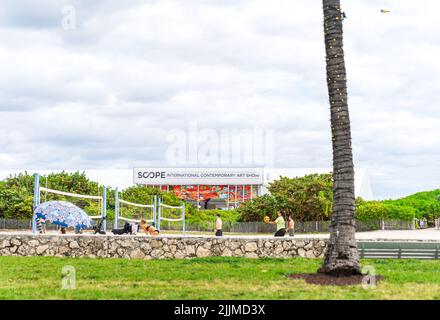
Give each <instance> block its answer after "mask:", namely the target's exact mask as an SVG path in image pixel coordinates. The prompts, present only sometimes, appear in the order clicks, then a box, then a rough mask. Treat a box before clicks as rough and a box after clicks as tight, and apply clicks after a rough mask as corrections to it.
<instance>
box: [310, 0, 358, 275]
mask: <svg viewBox="0 0 440 320" xmlns="http://www.w3.org/2000/svg"><path fill="white" fill-rule="evenodd" d="M322 3H323V10H324V34H325V49H326V64H327V86H328V93H329V100H330V112H331V129H332V142H333V143H332V145H333V179H334V186H333V214H332V218H331V222H330V241H329V245H328V248H327V251H326V254H325V258H324V262H323V265H322V267H321V268H320V269H319V270H318V272H320V273H326V274H332V275H338V276H345V275H353V274H360V273H361V271H360V266H359V255H358V251H357V246H356V240H355V221H354V214H355V195H354V168H353V152H352V146H351V130H350V118H349V112H348V103H347V79H346V71H345V61H344V50H343V32H342V19H343V17H342V12H341V9H340V8H341V4H340V0H323V1H322Z"/></svg>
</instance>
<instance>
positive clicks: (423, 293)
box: [0, 257, 440, 299]
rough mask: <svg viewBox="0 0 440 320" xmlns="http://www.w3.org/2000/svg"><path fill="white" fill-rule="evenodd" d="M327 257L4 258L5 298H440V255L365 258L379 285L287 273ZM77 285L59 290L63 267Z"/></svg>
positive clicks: (1, 283) (0, 264)
mask: <svg viewBox="0 0 440 320" xmlns="http://www.w3.org/2000/svg"><path fill="white" fill-rule="evenodd" d="M320 263H321V260H315V259H301V258H291V259H258V260H254V259H245V258H221V257H216V258H206V259H186V260H125V259H88V258H77V259H75V258H53V257H0V299H440V262H438V261H434V260H432V261H419V260H363V261H362V264H363V266H365V265H371V266H374V268H375V269H376V270H377V273H378V274H380V275H383V276H384V277H385V278H384V280H382V281H381V282H379V283H378V285H377V286H376V288H371V289H364V288H363V287H362V286H350V287H332V286H316V285H309V284H306V283H305V282H304V280H290V279H287V278H286V275H287V274H289V273H303V272H308V273H311V272H315V271H316V270H317V268H318V267H319V265H320ZM66 265H70V266H73V267H74V268H75V270H76V289H75V290H65V289H61V280H62V274H61V270H62V268H63V266H66Z"/></svg>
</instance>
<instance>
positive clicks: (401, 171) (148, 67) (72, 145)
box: [0, 0, 440, 197]
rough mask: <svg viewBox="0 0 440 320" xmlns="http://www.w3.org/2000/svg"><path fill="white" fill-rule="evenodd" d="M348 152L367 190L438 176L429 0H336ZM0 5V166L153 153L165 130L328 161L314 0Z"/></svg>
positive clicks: (282, 160) (435, 41)
mask: <svg viewBox="0 0 440 320" xmlns="http://www.w3.org/2000/svg"><path fill="white" fill-rule="evenodd" d="M342 2H343V10H344V11H345V12H346V14H347V19H346V20H345V40H344V41H345V51H346V61H347V70H348V81H349V83H348V84H349V93H350V99H349V104H350V109H351V118H352V122H353V124H352V129H353V142H354V150H355V162H356V165H357V167H361V168H366V169H367V170H368V172H369V173H370V175H371V177H370V178H371V182H372V185H373V191H374V193H375V195H377V196H379V197H395V196H399V195H404V194H407V193H410V192H415V191H418V190H423V189H429V188H436V187H437V188H438V187H439V186H438V181H440V170H439V165H438V163H440V146H439V143H438V137H439V136H440V126H439V120H440V111H439V109H438V102H439V100H440V99H439V97H438V88H439V87H440V76H439V74H440V60H439V59H438V56H439V55H440V36H439V35H438V28H437V14H436V13H437V12H438V9H439V8H440V5H439V4H438V2H437V1H435V0H427V1H424V3H423V5H414V2H413V1H410V0H392V1H391V0H390V1H387V2H386V9H390V10H391V13H390V14H381V13H380V9H382V8H383V6H384V2H383V1H378V0H372V1H362V0H350V1H348V0H345V1H342ZM70 3H71V4H72V5H73V6H74V8H75V9H76V18H77V23H78V25H77V28H76V29H75V30H63V29H62V27H61V19H62V13H61V9H62V6H63V5H65V3H64V2H63V1H56V0H45V1H39V2H38V5H37V4H36V3H35V2H34V1H19V2H17V1H2V3H1V4H0V12H1V16H0V21H2V22H1V23H0V37H1V38H2V42H1V43H0V64H1V65H2V72H1V73H0V119H1V126H0V169H12V168H47V169H52V168H53V169H63V168H66V169H72V168H79V169H80V168H108V167H119V168H129V167H131V166H133V165H142V166H145V165H158V164H163V161H164V160H165V157H166V148H167V146H168V144H169V142H167V141H166V139H165V137H166V133H167V132H169V131H170V130H172V129H175V128H180V129H185V128H187V126H188V123H189V122H191V121H197V122H198V125H199V127H200V128H201V129H203V128H213V129H216V130H220V129H229V128H235V129H240V128H253V127H255V126H258V127H262V128H266V129H270V130H273V131H274V132H275V150H274V151H275V156H276V159H275V165H276V166H278V167H289V166H294V167H328V166H329V165H330V164H331V147H330V145H329V143H330V133H329V120H328V119H329V111H328V101H327V92H326V90H327V89H326V83H325V65H324V44H323V34H322V9H321V2H320V1H307V0H298V1H288V0H278V1H263V0H261V1H260V0H252V1H251V0H242V1H240V0H236V1H209V2H207V1H197V0H189V1H185V2H182V1H177V0H161V1H137V0H131V1H123V2H122V1H110V0H107V1H99V2H86V1H79V0H76V1H71V2H70Z"/></svg>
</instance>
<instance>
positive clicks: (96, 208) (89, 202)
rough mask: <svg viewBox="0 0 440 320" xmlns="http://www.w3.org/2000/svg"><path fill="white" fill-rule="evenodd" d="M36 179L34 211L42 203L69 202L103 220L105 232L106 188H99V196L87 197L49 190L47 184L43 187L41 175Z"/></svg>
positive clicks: (93, 217)
mask: <svg viewBox="0 0 440 320" xmlns="http://www.w3.org/2000/svg"><path fill="white" fill-rule="evenodd" d="M34 179H35V180H34V210H35V209H36V208H37V206H38V205H39V204H40V203H42V202H48V201H67V202H70V203H72V204H74V205H76V206H77V207H79V208H81V209H83V210H84V211H85V212H86V213H87V215H88V216H89V217H90V218H91V219H95V220H96V219H102V222H103V223H102V226H101V228H102V229H103V230H105V228H106V223H105V220H106V218H107V206H106V187H105V186H102V187H99V186H98V188H97V189H98V190H97V191H98V195H85V194H79V193H73V192H66V191H61V190H56V189H51V188H48V186H47V182H46V187H41V186H40V175H39V174H35V177H34ZM101 192H102V193H101ZM35 218H36V217H35V214H34V216H33V219H32V231H33V232H34V233H35V232H36V231H37V230H36V219H35Z"/></svg>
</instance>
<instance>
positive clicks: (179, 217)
mask: <svg viewBox="0 0 440 320" xmlns="http://www.w3.org/2000/svg"><path fill="white" fill-rule="evenodd" d="M157 210H158V213H157V227H158V229H159V230H162V229H163V228H166V229H169V230H178V229H179V228H180V227H181V228H182V232H183V234H185V203H183V204H182V205H180V206H172V205H167V204H165V203H163V202H162V199H160V198H159V202H158V206H157ZM180 225H181V226H180ZM162 227H163V228H162ZM161 228H162V229H161Z"/></svg>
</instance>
